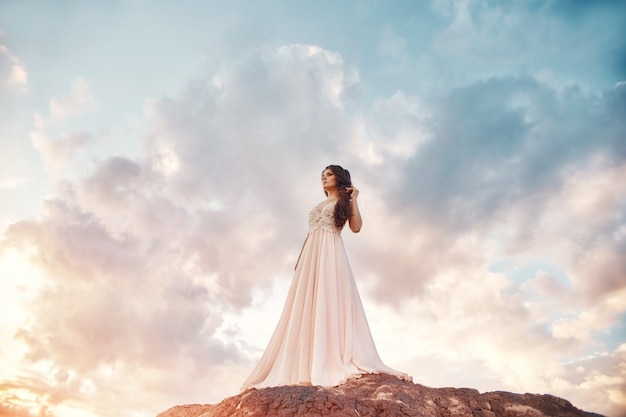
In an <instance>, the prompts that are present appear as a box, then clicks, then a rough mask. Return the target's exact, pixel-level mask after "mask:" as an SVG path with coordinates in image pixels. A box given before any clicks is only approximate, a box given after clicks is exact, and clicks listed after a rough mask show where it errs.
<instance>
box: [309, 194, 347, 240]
mask: <svg viewBox="0 0 626 417" xmlns="http://www.w3.org/2000/svg"><path fill="white" fill-rule="evenodd" d="M335 203H336V201H331V202H328V201H322V202H321V203H319V204H318V205H317V206H315V207H313V209H312V210H311V211H310V212H309V231H313V230H317V229H320V228H321V229H324V230H328V231H329V232H337V233H338V232H341V229H339V228H337V226H335V215H334V214H335Z"/></svg>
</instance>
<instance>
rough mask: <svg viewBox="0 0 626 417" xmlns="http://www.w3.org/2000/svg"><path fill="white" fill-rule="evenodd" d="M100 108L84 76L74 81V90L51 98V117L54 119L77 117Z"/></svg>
mask: <svg viewBox="0 0 626 417" xmlns="http://www.w3.org/2000/svg"><path fill="white" fill-rule="evenodd" d="M97 108H98V104H97V102H96V99H95V98H94V96H93V93H92V91H91V85H90V84H89V82H88V81H87V80H86V79H84V78H77V79H76V80H74V82H73V83H72V92H71V93H70V95H68V96H65V97H59V98H53V99H51V100H50V118H51V120H52V121H57V120H63V119H67V118H71V117H75V116H78V115H81V114H84V113H88V112H91V111H94V110H96V109H97Z"/></svg>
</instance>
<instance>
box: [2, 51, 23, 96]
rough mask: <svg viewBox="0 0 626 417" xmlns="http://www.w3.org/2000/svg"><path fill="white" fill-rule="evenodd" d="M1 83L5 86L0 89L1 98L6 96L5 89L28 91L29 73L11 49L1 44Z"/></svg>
mask: <svg viewBox="0 0 626 417" xmlns="http://www.w3.org/2000/svg"><path fill="white" fill-rule="evenodd" d="M0 83H2V84H4V86H2V88H0V94H1V95H0V97H1V96H3V95H4V91H5V89H14V90H17V91H22V92H24V91H27V90H28V73H27V72H26V69H25V68H24V66H23V65H22V64H21V63H20V60H19V59H18V57H16V56H15V55H13V54H12V53H11V51H10V50H9V48H7V47H6V46H5V45H1V44H0Z"/></svg>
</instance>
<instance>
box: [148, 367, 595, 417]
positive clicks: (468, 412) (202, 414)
mask: <svg viewBox="0 0 626 417" xmlns="http://www.w3.org/2000/svg"><path fill="white" fill-rule="evenodd" d="M244 416H245V417H261V416H277V417H292V416H336V417H339V416H342V417H366V416H368V417H378V416H380V417H382V416H385V417H392V416H415V417H418V416H419V417H457V416H458V417H461V416H463V417H521V416H524V417H544V416H559V417H601V416H600V415H599V414H594V413H589V412H585V411H582V410H579V409H577V408H576V407H574V406H573V405H572V404H571V403H570V402H569V401H566V400H564V399H562V398H558V397H554V396H552V395H538V394H513V393H510V392H503V391H497V392H486V393H483V394H481V393H479V392H478V391H477V390H475V389H469V388H429V387H425V386H423V385H419V384H414V383H412V382H408V381H403V380H400V379H398V378H396V377H393V376H390V375H365V376H363V377H361V378H359V379H353V380H350V381H348V382H346V383H345V384H342V385H339V386H336V387H330V388H326V387H317V386H315V387H311V386H293V385H292V386H282V387H272V388H263V389H249V390H246V391H244V392H242V393H241V394H239V395H236V396H234V397H230V398H226V399H225V400H223V401H222V402H220V403H219V404H213V405H210V404H205V405H202V404H191V405H179V406H176V407H173V408H170V409H169V410H167V411H164V412H162V413H160V414H159V415H158V416H157V417H244Z"/></svg>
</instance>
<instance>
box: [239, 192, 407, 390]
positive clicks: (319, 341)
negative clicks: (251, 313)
mask: <svg viewBox="0 0 626 417" xmlns="http://www.w3.org/2000/svg"><path fill="white" fill-rule="evenodd" d="M334 209H335V201H328V200H327V201H323V202H321V203H320V204H318V205H317V206H315V207H314V208H313V209H312V210H311V212H310V213H309V232H308V235H307V237H306V240H305V241H304V245H303V247H302V252H301V253H300V257H299V259H298V263H297V264H296V270H295V274H294V277H293V282H292V284H291V288H290V289H289V293H288V295H287V301H286V302H285V307H284V308H283V312H282V315H281V317H280V320H279V322H278V325H277V326H276V329H275V330H274V334H273V335H272V338H271V340H270V342H269V345H268V346H267V349H266V350H265V352H264V354H263V356H262V357H261V360H260V361H259V363H258V365H257V366H256V368H255V369H254V370H253V371H252V373H251V374H250V376H249V377H248V379H246V381H245V382H244V383H243V385H242V389H246V388H250V387H256V388H261V387H270V386H279V385H295V384H309V383H310V384H312V385H321V386H334V385H338V384H340V383H341V382H343V381H345V380H346V379H348V378H350V377H357V376H360V375H362V374H366V373H385V374H391V375H396V376H398V377H400V378H403V379H410V377H408V376H407V375H406V374H404V373H401V372H398V371H396V370H394V369H391V368H389V367H387V366H386V365H385V364H384V363H383V362H382V360H381V359H380V356H379V355H378V352H377V351H376V346H375V345H374V340H373V339H372V334H371V332H370V329H369V326H368V324H367V319H366V317H365V312H364V310H363V305H362V304H361V298H360V297H359V293H358V290H357V287H356V283H355V281H354V277H353V275H352V270H351V269H350V264H349V263H348V258H347V256H346V252H345V249H344V245H343V240H342V239H341V229H338V228H337V227H336V226H335V222H334V217H333V215H334V214H333V213H334Z"/></svg>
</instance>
